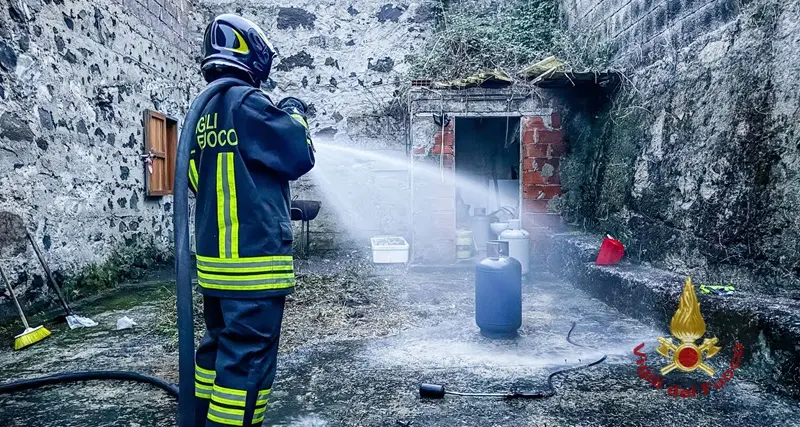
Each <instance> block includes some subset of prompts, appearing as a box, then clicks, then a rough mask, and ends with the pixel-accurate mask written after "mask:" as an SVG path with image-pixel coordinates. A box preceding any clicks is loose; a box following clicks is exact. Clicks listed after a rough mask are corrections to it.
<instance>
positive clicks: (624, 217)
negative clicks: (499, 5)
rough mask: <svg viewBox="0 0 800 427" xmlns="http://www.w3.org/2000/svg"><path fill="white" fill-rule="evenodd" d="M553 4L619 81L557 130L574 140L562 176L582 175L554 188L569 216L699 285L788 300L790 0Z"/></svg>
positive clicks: (795, 292)
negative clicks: (602, 50)
mask: <svg viewBox="0 0 800 427" xmlns="http://www.w3.org/2000/svg"><path fill="white" fill-rule="evenodd" d="M563 6H564V12H565V14H566V15H567V16H568V18H569V22H570V25H571V27H572V28H573V29H575V30H578V31H582V32H583V33H585V34H586V35H587V37H594V40H595V41H596V44H597V45H607V46H608V50H607V52H608V53H610V54H611V56H613V58H614V60H615V61H616V63H617V64H618V65H619V66H621V67H624V68H626V69H627V70H628V72H627V77H628V81H629V84H628V85H627V86H626V87H625V89H624V90H623V91H621V92H620V93H618V95H617V99H615V101H614V109H613V110H612V111H608V110H605V111H601V112H600V113H599V114H598V117H597V118H596V119H591V120H589V121H583V122H581V123H576V122H574V121H573V123H569V124H567V128H568V129H573V130H574V129H575V128H576V126H584V132H583V134H584V135H585V138H584V139H583V140H580V141H577V140H576V141H574V143H573V144H572V147H573V148H574V150H573V152H572V153H570V155H569V156H568V160H567V163H568V164H567V165H566V166H565V169H567V170H569V169H572V170H574V171H590V172H591V173H583V174H575V175H576V176H577V175H580V177H579V179H568V180H567V182H565V183H564V189H565V195H566V197H567V200H568V212H567V213H568V214H569V215H570V216H571V217H572V218H571V219H572V220H573V221H574V222H577V223H593V224H594V226H595V227H596V228H597V229H598V231H601V232H611V233H614V235H615V237H619V238H621V239H623V241H624V242H625V243H626V244H627V246H628V248H629V252H630V253H631V254H632V255H635V256H637V257H639V258H640V259H643V260H646V261H652V262H655V263H657V264H659V265H661V266H664V267H668V268H671V269H673V270H677V271H680V272H682V273H693V274H695V275H697V274H699V275H700V277H699V278H700V279H702V280H703V281H710V282H716V283H720V282H726V283H735V284H736V286H737V287H738V288H741V289H744V290H757V291H760V292H764V293H770V294H782V295H785V296H789V297H794V298H797V297H800V280H798V272H800V220H798V218H800V200H799V199H798V194H800V176H799V175H798V161H799V159H800V151H799V150H800V144H798V142H799V141H798V130H800V129H799V128H798V123H800V96H799V95H798V93H800V90H798V89H800V70H799V69H798V67H797V64H798V58H799V57H800V31H799V29H800V28H799V27H798V25H800V24H798V22H800V3H798V2H796V1H795V2H780V1H774V0H753V1H735V0H709V1H692V0H661V1H650V0H633V1H626V2H620V1H617V0H579V1H574V0H567V1H565V2H564V4H563ZM587 127H590V128H593V129H592V130H593V131H592V132H588V131H586V128H587ZM570 133H571V134H572V135H575V136H577V135H579V134H578V133H577V132H574V131H573V132H570ZM570 162H571V164H569V163H570ZM562 179H563V177H562ZM587 220H588V222H586V221H587ZM747 288H750V289H747Z"/></svg>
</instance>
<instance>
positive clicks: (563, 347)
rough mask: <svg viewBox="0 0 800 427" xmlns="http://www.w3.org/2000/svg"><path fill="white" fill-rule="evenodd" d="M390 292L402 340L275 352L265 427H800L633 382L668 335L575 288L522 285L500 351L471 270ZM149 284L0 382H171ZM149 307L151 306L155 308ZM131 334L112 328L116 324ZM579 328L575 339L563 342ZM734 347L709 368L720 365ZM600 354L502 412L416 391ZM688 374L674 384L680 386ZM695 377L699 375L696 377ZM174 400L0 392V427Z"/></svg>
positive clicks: (799, 414) (34, 352)
mask: <svg viewBox="0 0 800 427" xmlns="http://www.w3.org/2000/svg"><path fill="white" fill-rule="evenodd" d="M378 273H379V274H385V275H386V277H387V278H389V279H390V280H391V282H392V284H393V286H394V289H395V291H396V292H395V293H394V295H393V300H392V303H393V304H395V308H397V307H402V308H403V309H405V310H407V311H408V312H409V313H410V314H411V316H410V320H409V322H408V324H407V325H406V326H405V327H404V328H403V329H402V330H401V331H400V332H399V333H397V334H394V335H390V336H386V337H377V338H371V339H366V340H347V341H340V340H330V341H327V342H323V343H314V344H313V345H309V346H304V347H300V348H299V349H298V350H296V351H294V352H292V353H290V354H286V355H283V356H282V357H281V360H280V362H279V363H280V364H279V372H278V378H277V381H276V384H275V386H274V392H273V396H272V399H271V401H270V409H269V412H268V418H267V420H268V422H267V423H265V424H266V425H273V426H684V425H704V426H723V425H725V426H730V425H738V426H751V425H759V426H772V425H775V426H795V425H800V407H798V402H797V401H794V400H791V399H789V398H786V397H784V396H782V395H780V394H777V393H775V392H772V391H770V390H767V389H766V388H765V387H764V386H762V385H760V384H757V383H754V382H750V381H748V380H747V375H746V371H745V370H743V371H744V372H745V373H744V374H743V377H740V376H739V374H738V372H737V377H736V378H734V380H733V381H732V382H730V383H729V384H727V385H726V386H725V387H724V388H723V389H722V390H721V391H718V392H714V391H712V392H711V394H710V395H708V396H702V395H701V396H698V397H697V398H693V399H691V398H689V399H684V398H676V397H671V396H668V395H667V394H666V392H665V391H664V390H655V389H653V388H652V387H650V386H649V385H648V384H646V383H645V382H644V381H643V380H641V379H640V378H639V377H637V375H636V364H635V360H636V357H635V356H634V355H633V354H632V352H633V348H634V347H636V346H637V345H638V344H639V343H642V342H644V343H646V344H647V345H646V347H645V351H646V352H647V353H648V357H649V360H648V364H650V365H651V366H653V367H658V368H660V367H661V366H663V365H664V363H663V359H662V360H659V358H660V356H658V355H657V354H656V353H655V352H654V350H653V344H654V343H655V342H656V337H658V336H668V331H657V330H653V329H652V328H650V327H649V326H647V325H645V324H642V323H640V322H638V321H635V320H633V319H630V318H627V317H625V316H623V315H621V314H620V313H618V312H616V311H615V310H613V309H611V308H609V307H608V306H606V305H605V304H603V303H602V302H599V301H598V300H595V299H591V298H589V297H588V296H586V294H584V293H582V292H581V291H578V290H576V289H575V288H573V287H572V286H571V285H570V284H568V283H564V282H561V281H559V280H557V279H553V278H537V279H534V280H532V282H531V283H529V284H526V285H525V289H524V319H523V328H522V329H521V331H520V336H519V337H518V338H517V339H516V340H513V341H495V340H489V339H486V338H483V337H482V336H481V335H480V334H479V333H478V328H477V327H476V326H475V323H474V318H473V314H472V313H473V309H472V307H473V279H472V276H471V274H470V273H469V272H459V273H455V272H447V273H444V272H427V273H405V272H402V271H401V270H398V269H396V268H390V269H378ZM159 295H161V294H160V293H159V291H158V288H157V287H149V288H142V289H140V290H139V291H137V292H136V293H134V294H133V295H126V296H125V297H124V298H123V297H119V298H117V299H116V300H112V301H102V302H97V303H96V304H95V305H94V307H95V310H94V311H92V310H90V309H89V308H88V307H87V308H85V309H84V311H85V312H86V313H87V314H89V315H91V316H92V317H93V318H94V319H95V320H97V321H98V322H99V323H100V326H99V327H97V328H94V329H90V330H85V331H69V330H66V329H65V328H66V327H65V326H61V327H60V328H57V329H55V330H54V333H53V336H52V337H50V338H48V339H47V341H46V342H44V343H41V344H39V345H37V346H36V347H33V348H31V349H28V350H25V351H21V352H12V351H10V350H3V351H2V352H0V380H2V381H3V382H5V381H9V380H12V379H19V378H29V377H34V376H38V375H42V374H47V373H55V372H61V371H68V370H88V369H130V370H136V371H138V372H142V373H148V374H156V375H159V376H162V377H168V378H171V379H174V378H175V372H174V369H173V368H172V367H173V366H175V358H176V357H177V356H176V355H175V354H174V353H171V352H169V351H167V350H166V349H165V346H164V343H163V341H164V340H163V338H162V337H160V336H158V335H157V334H155V333H154V332H153V331H152V330H151V328H150V323H151V322H150V318H151V317H152V316H153V313H154V308H155V306H156V304H157V303H156V301H157V300H158V298H159ZM154 300H156V301H154ZM125 314H127V315H129V316H130V317H132V318H134V319H135V320H136V321H137V323H138V324H139V326H138V327H137V328H136V329H134V330H132V331H119V332H118V331H113V330H112V329H113V327H114V323H115V322H116V319H117V318H118V317H120V316H122V315H125ZM572 322H576V323H577V326H576V328H575V330H574V332H573V333H572V336H571V339H572V341H574V342H576V343H578V344H581V345H583V346H585V347H576V346H574V345H573V344H571V343H569V342H567V340H566V335H567V332H568V331H569V329H570V326H571V324H572ZM730 347H731V346H727V347H725V348H723V350H722V352H720V354H719V355H718V356H716V357H715V358H714V359H711V360H710V361H709V363H710V364H711V365H712V366H714V367H716V368H718V369H719V368H722V367H723V366H724V365H725V364H726V363H727V361H728V360H730V357H731V354H732V348H730ZM603 354H607V355H608V358H607V360H606V361H605V362H604V363H601V364H600V365H597V366H594V367H591V368H588V369H586V370H582V371H577V372H571V373H568V374H565V375H562V376H558V377H556V378H555V379H554V381H553V383H554V386H555V388H556V390H557V394H556V396H554V397H551V398H548V399H540V400H525V401H523V400H518V401H502V400H498V399H492V398H471V397H456V396H447V397H446V398H445V399H443V400H433V401H423V400H420V399H419V397H418V393H417V386H418V384H419V383H420V382H433V383H440V384H445V385H446V386H447V387H448V389H451V390H454V391H486V392H502V391H507V390H519V391H543V390H544V389H545V388H546V380H547V376H548V374H549V373H550V372H553V371H554V370H557V369H561V368H564V367H572V366H577V365H579V364H583V363H586V362H587V361H592V360H595V359H597V358H598V357H600V356H602V355H603ZM691 375H693V374H677V373H676V374H671V375H670V378H674V379H675V380H677V381H681V380H682V381H684V382H686V381H688V380H689V379H688V378H686V377H687V376H691ZM697 378H701V377H699V376H698V377H697ZM174 410H175V402H173V401H172V399H171V398H170V397H168V396H167V395H166V394H165V393H163V392H161V391H159V390H157V389H154V388H151V387H149V386H145V385H138V384H125V383H117V382H108V383H97V382H95V383H89V384H82V385H72V386H68V387H60V388H47V389H42V390H38V391H32V392H24V393H19V394H15V395H11V396H8V395H0V420H3V421H2V425H3V426H10V427H11V426H13V427H16V426H26V427H27V426H31V427H33V426H48V427H51V426H52V427H62V426H63V427H73V426H82V427H84V426H103V427H106V426H172V425H174V422H175V421H174V417H173V415H172V413H173V412H174Z"/></svg>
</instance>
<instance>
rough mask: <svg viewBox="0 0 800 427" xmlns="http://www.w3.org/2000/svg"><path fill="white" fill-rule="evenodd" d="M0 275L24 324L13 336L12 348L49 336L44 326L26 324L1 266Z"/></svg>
mask: <svg viewBox="0 0 800 427" xmlns="http://www.w3.org/2000/svg"><path fill="white" fill-rule="evenodd" d="M0 276H2V278H3V282H4V283H5V285H6V287H7V288H8V293H9V294H11V299H13V300H14V305H16V306H17V310H18V311H19V317H20V318H21V319H22V324H23V325H25V330H24V331H22V333H21V334H19V335H17V336H15V337H14V350H20V349H23V348H25V347H27V346H29V345H32V344H36V343H37V342H39V341H41V340H43V339H45V338H47V337H49V336H50V331H48V330H47V328H45V327H44V326H37V327H35V328H31V327H30V325H28V319H26V318H25V313H24V312H23V311H22V306H20V305H19V300H17V295H15V294H14V288H12V287H11V282H9V281H8V278H7V277H6V273H5V272H4V271H3V267H0Z"/></svg>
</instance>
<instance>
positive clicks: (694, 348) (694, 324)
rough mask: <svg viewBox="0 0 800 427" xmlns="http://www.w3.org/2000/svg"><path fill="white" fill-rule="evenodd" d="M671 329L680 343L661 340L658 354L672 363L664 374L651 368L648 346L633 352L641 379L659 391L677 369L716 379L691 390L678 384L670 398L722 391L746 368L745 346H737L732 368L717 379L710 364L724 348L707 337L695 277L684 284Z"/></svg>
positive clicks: (670, 393)
mask: <svg viewBox="0 0 800 427" xmlns="http://www.w3.org/2000/svg"><path fill="white" fill-rule="evenodd" d="M669 329H670V332H671V333H672V336H673V337H675V338H677V340H678V342H677V343H676V342H675V341H674V340H673V338H663V337H659V338H658V342H659V343H660V344H661V345H659V346H658V347H657V348H656V352H657V353H658V354H660V355H661V356H663V357H664V358H666V359H667V361H668V364H667V365H666V366H664V367H663V368H661V369H660V370H659V371H658V372H660V374H661V375H659V374H658V373H656V372H655V371H653V370H652V369H651V368H650V367H649V366H647V354H646V353H644V352H642V349H643V348H644V343H641V344H639V345H638V346H637V347H636V348H635V349H633V354H634V355H636V356H639V359H638V360H637V361H636V364H637V365H639V367H638V368H637V369H636V373H637V374H638V375H639V377H640V378H642V379H643V380H645V381H647V382H648V383H650V385H652V386H653V387H654V388H657V389H662V388H664V386H665V384H666V379H665V377H663V376H662V375H667V374H668V373H670V372H672V371H674V370H675V369H678V370H679V371H683V372H687V373H689V372H694V371H696V370H698V369H699V370H700V371H702V372H704V373H705V374H706V375H708V376H709V377H712V379H713V380H714V381H713V382H701V383H698V384H697V385H694V386H691V387H688V388H687V387H681V386H678V385H670V386H667V393H668V394H669V395H670V396H680V397H696V396H697V394H698V391H700V392H701V393H702V394H708V393H709V392H710V391H711V390H712V389H714V390H719V389H721V388H722V387H724V386H725V384H727V383H728V382H729V381H730V380H732V379H733V375H734V371H735V370H736V369H739V367H740V366H741V365H742V359H743V357H744V347H743V346H742V345H741V344H739V343H737V344H736V345H735V346H734V347H733V358H732V359H731V361H730V367H729V368H728V369H726V370H725V371H724V372H723V373H722V375H720V376H719V378H714V374H715V373H716V371H715V370H714V368H712V367H711V366H709V365H708V364H707V363H706V361H707V360H708V359H711V358H712V357H714V356H715V355H716V354H717V353H719V352H720V350H722V347H720V346H717V343H718V342H719V340H718V339H717V338H716V337H711V338H703V336H704V335H705V334H706V322H705V320H703V315H702V314H701V313H700V302H698V301H697V295H696V294H695V292H694V285H692V278H691V277H689V278H687V279H686V282H685V283H684V285H683V292H681V299H680V302H679V304H678V310H677V311H676V312H675V314H674V315H673V316H672V321H670V325H669ZM700 338H703V342H702V343H701V344H700V345H697V341H698V340H699V339H700Z"/></svg>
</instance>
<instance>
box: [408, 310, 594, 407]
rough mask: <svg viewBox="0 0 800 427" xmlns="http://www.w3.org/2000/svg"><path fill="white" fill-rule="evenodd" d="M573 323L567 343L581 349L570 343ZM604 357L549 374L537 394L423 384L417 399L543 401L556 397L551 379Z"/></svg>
mask: <svg viewBox="0 0 800 427" xmlns="http://www.w3.org/2000/svg"><path fill="white" fill-rule="evenodd" d="M575 325H576V323H575V322H572V327H571V328H569V332H567V342H568V343H570V344H572V345H574V346H577V347H583V348H586V347H585V346H582V345H580V344H578V343H576V342H573V341H572V331H573V330H575ZM606 357H607V356H606V355H605V354H604V355H603V357H601V358H599V359H597V360H595V361H594V362H591V363H587V364H585V365H580V366H573V367H571V368H564V369H559V370H557V371H554V372H552V373H550V375H548V376H547V390H546V391H544V392H539V393H525V392H504V393H474V392H455V391H447V390H445V388H444V386H443V385H441V384H427V383H423V384H420V386H419V397H420V398H423V399H442V398H444V396H445V395H446V394H451V395H453V396H471V397H499V398H502V399H544V398H548V397H553V396H555V395H556V389H555V387H553V377H555V376H556V375H561V374H565V373H567V372H573V371H578V370H581V369H586V368H589V367H592V366H594V365H597V364H600V363H602V362H603V361H605V360H606Z"/></svg>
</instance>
